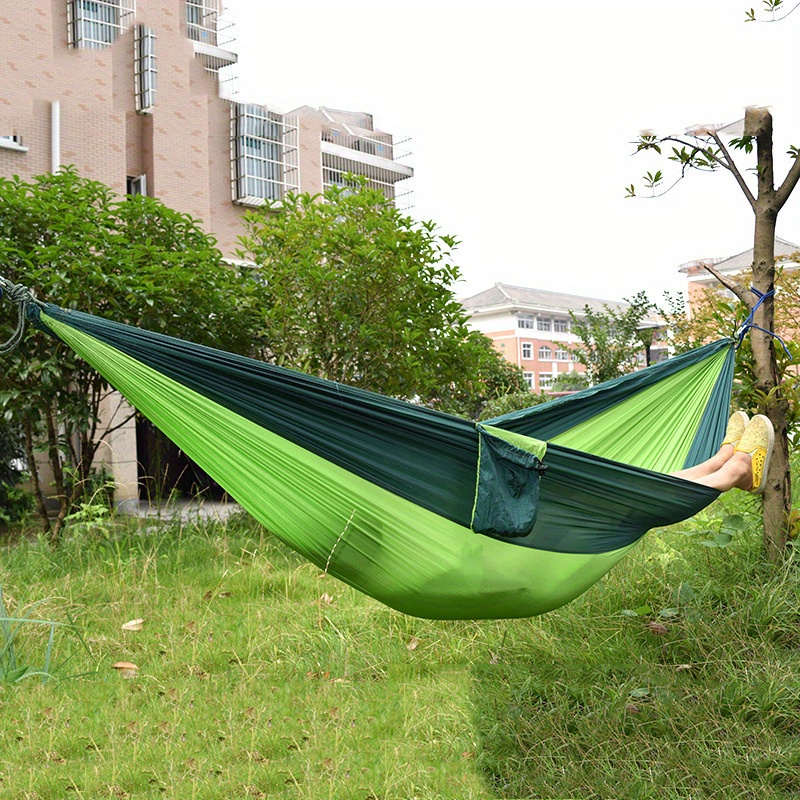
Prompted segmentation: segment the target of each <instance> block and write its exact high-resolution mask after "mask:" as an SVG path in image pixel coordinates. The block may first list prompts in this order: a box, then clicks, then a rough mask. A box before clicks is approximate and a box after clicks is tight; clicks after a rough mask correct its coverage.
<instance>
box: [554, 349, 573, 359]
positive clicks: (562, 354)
mask: <svg viewBox="0 0 800 800" xmlns="http://www.w3.org/2000/svg"><path fill="white" fill-rule="evenodd" d="M569 359H570V353H569V352H568V351H567V350H564V349H562V348H561V347H559V348H558V350H556V361H569Z"/></svg>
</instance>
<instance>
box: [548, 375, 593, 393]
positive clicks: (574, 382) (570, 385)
mask: <svg viewBox="0 0 800 800" xmlns="http://www.w3.org/2000/svg"><path fill="white" fill-rule="evenodd" d="M588 386H589V379H588V378H587V377H586V375H585V373H583V372H561V373H559V375H558V377H557V378H555V379H554V380H553V382H552V383H551V384H550V391H551V392H577V391H580V390H581V389H586V388H588Z"/></svg>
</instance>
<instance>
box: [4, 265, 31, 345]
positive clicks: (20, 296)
mask: <svg viewBox="0 0 800 800" xmlns="http://www.w3.org/2000/svg"><path fill="white" fill-rule="evenodd" d="M4 294H6V295H8V299H9V300H10V301H11V302H12V303H16V304H17V308H18V310H19V317H18V319H17V327H16V329H15V330H14V332H13V333H12V334H11V338H10V339H9V340H8V341H7V342H3V343H2V344H0V355H2V354H3V353H10V352H11V351H12V350H13V349H14V348H15V347H17V345H19V343H20V342H21V341H22V334H23V333H24V331H25V318H26V316H27V313H28V306H30V305H31V304H32V303H35V304H36V305H41V303H40V302H39V301H38V300H36V298H35V297H34V296H33V292H32V291H31V290H30V289H28V288H27V287H26V286H22V284H19V283H11V281H9V280H7V279H6V278H3V277H1V276H0V299H2V297H3V295H4Z"/></svg>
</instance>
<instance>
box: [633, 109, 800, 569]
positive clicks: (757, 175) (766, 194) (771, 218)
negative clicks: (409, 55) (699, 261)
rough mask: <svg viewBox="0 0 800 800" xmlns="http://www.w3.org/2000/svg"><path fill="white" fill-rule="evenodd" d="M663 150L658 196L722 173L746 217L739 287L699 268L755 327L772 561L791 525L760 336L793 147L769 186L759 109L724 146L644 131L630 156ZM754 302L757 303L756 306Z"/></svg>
mask: <svg viewBox="0 0 800 800" xmlns="http://www.w3.org/2000/svg"><path fill="white" fill-rule="evenodd" d="M667 148H670V149H671V155H669V156H668V158H669V160H670V161H672V162H674V163H675V164H676V165H677V169H678V172H677V176H676V180H675V182H674V183H672V185H671V186H670V187H669V188H668V189H667V190H666V191H669V189H671V188H672V186H674V185H675V184H676V183H677V182H678V181H680V180H681V179H683V178H684V177H685V176H686V175H688V174H689V172H690V171H692V170H697V171H701V172H715V171H718V170H722V171H724V172H727V173H728V174H729V175H730V176H731V177H732V178H733V179H734V181H735V182H736V184H737V186H738V187H739V189H740V191H741V192H742V195H743V196H744V198H745V200H746V202H747V203H748V204H749V206H750V208H751V210H752V212H753V219H754V236H753V240H754V244H753V264H752V268H751V270H750V275H749V277H748V279H747V281H746V282H740V281H739V280H734V279H731V278H730V277H726V276H724V275H722V274H720V273H719V272H718V271H717V270H715V269H714V267H713V266H711V265H705V268H706V269H707V270H708V272H710V273H711V274H712V275H713V276H714V277H715V278H716V279H717V280H718V281H719V282H720V283H721V284H722V285H723V286H725V287H726V288H727V289H729V290H730V291H731V292H733V294H734V295H736V297H738V298H739V300H741V301H742V303H744V304H745V306H747V308H748V310H751V311H754V312H755V317H754V323H755V325H756V326H758V327H757V328H754V329H752V330H751V331H750V333H749V337H750V345H751V348H752V354H753V362H752V363H753V388H754V391H755V392H756V396H757V397H758V404H757V405H756V410H757V411H758V412H759V413H762V414H766V415H767V416H768V417H769V418H770V420H771V421H772V424H773V426H774V427H775V434H776V436H775V449H774V451H773V456H772V461H771V464H770V471H769V475H768V476H767V480H766V483H765V489H764V494H763V501H764V505H763V517H764V546H765V551H766V553H767V556H768V558H769V559H770V560H772V561H777V560H779V559H780V558H782V557H783V555H784V553H785V551H786V543H787V540H788V537H789V527H790V520H791V519H792V514H791V509H792V488H791V472H790V469H789V438H788V419H787V417H788V414H789V409H790V403H789V400H788V398H787V396H786V391H785V389H784V387H783V386H782V384H781V369H780V366H779V363H778V355H777V353H778V352H779V350H780V346H779V345H778V344H777V343H776V342H775V341H774V339H773V338H772V337H771V335H770V334H769V333H768V331H773V330H775V302H774V289H775V277H776V268H775V230H776V224H777V219H778V214H779V213H780V211H781V209H782V208H783V207H784V205H785V204H786V201H787V200H788V199H789V197H790V195H791V194H792V192H793V191H794V188H795V186H797V182H798V181H799V180H800V159H798V157H797V156H798V154H800V148H798V147H796V146H792V147H790V148H789V150H788V153H789V155H790V156H791V157H792V159H793V163H792V165H791V167H790V168H789V170H788V171H787V173H786V175H785V176H784V179H783V181H782V183H780V185H779V186H778V187H777V188H776V187H775V168H774V157H773V141H772V115H771V114H770V113H769V111H768V110H767V109H765V108H748V109H747V111H746V112H745V118H744V132H743V135H742V136H734V137H732V138H729V140H728V141H727V143H726V142H724V141H723V137H722V135H721V134H720V132H719V131H717V130H716V129H715V128H713V127H712V128H701V129H695V130H693V131H691V132H690V133H689V134H687V135H685V136H664V137H658V136H656V135H655V134H653V133H646V134H643V135H642V136H641V137H640V138H639V141H638V144H637V152H643V151H647V152H651V153H656V154H658V155H659V156H662V155H663V150H664V149H667ZM754 150H755V165H754V166H755V168H754V169H753V167H752V166H750V167H748V168H747V169H744V168H742V167H741V166H740V164H739V163H737V161H735V160H734V158H733V152H734V151H739V153H740V154H743V156H744V158H745V159H746V157H747V156H751V155H752V153H753V151H754ZM740 160H741V159H740ZM648 175H649V177H648V176H646V177H645V185H646V186H647V187H648V188H650V189H653V190H654V189H655V187H656V181H655V180H654V179H653V178H654V177H655V176H652V175H650V173H648ZM750 175H753V176H754V179H753V178H751V177H750ZM661 180H662V177H659V182H660V181H661ZM753 182H754V183H755V185H753ZM661 194H663V192H661ZM635 195H636V189H635V187H634V186H629V187H628V196H635ZM656 196H657V195H656ZM742 281H744V276H743V277H742ZM750 286H752V287H753V289H755V293H753V292H751V291H750V288H749V287H750ZM761 298H763V301H762V302H760V303H759V300H760V299H761Z"/></svg>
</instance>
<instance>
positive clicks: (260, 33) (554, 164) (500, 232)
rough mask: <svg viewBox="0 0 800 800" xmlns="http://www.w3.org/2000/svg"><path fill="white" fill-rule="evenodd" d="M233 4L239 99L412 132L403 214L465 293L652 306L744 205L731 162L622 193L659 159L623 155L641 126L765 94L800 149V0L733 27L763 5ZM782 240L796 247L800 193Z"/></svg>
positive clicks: (745, 238) (780, 131) (712, 248)
mask: <svg viewBox="0 0 800 800" xmlns="http://www.w3.org/2000/svg"><path fill="white" fill-rule="evenodd" d="M227 5H228V17H229V18H230V19H232V20H233V21H234V22H235V23H236V38H237V41H236V43H235V45H234V46H233V49H235V50H236V51H237V52H238V53H239V86H240V95H239V97H240V99H242V100H246V101H248V102H257V103H264V104H266V105H268V106H269V107H271V108H273V109H275V110H276V111H289V110H291V109H293V108H295V107H297V106H300V105H312V106H329V107H332V108H340V109H347V110H350V111H366V112H369V113H372V114H373V115H374V118H375V123H376V126H378V127H381V128H383V129H385V130H388V131H389V132H391V133H394V134H405V135H409V136H411V137H412V139H413V142H412V148H413V152H414V155H413V157H412V159H411V160H410V161H409V162H408V163H410V164H411V166H413V167H414V169H415V173H416V176H415V178H414V183H415V187H414V188H415V194H416V201H415V207H414V209H413V210H412V211H411V214H412V216H414V217H416V218H419V219H426V220H428V219H430V220H434V221H435V222H436V223H438V225H439V227H440V229H441V231H442V232H444V233H450V234H453V235H454V236H456V237H457V238H459V239H460V240H461V242H462V244H461V245H460V247H459V249H458V251H457V252H456V256H457V257H456V262H457V263H458V264H459V266H460V267H461V270H462V273H463V276H464V281H463V282H462V283H461V284H460V285H459V287H458V292H459V294H461V295H462V296H467V295H470V294H474V293H476V292H478V291H482V290H483V289H486V288H489V287H490V286H491V285H492V284H493V283H494V282H495V281H502V282H505V283H512V284H517V285H521V286H532V287H536V288H540V289H549V290H553V291H565V292H570V293H574V294H584V295H587V296H593V297H600V298H603V299H611V300H613V299H620V298H622V297H630V296H631V295H633V294H635V293H636V292H637V291H639V290H642V289H644V290H646V291H647V292H648V293H649V295H650V296H651V298H652V299H660V296H661V293H662V292H663V291H664V290H667V289H668V290H676V289H681V288H683V287H684V279H683V276H681V275H680V273H678V271H677V270H678V266H679V265H680V264H681V263H684V262H686V261H690V260H693V259H696V258H707V257H713V256H728V255H734V254H736V253H739V252H741V251H743V250H746V249H748V248H749V247H751V246H752V230H753V223H752V212H751V211H750V207H749V205H748V204H747V203H746V201H745V199H744V196H743V195H742V194H741V192H740V190H739V189H738V187H737V186H736V185H735V183H734V181H733V178H732V176H730V175H729V174H727V173H720V174H714V175H706V174H692V175H690V176H689V178H688V179H686V180H684V181H683V183H682V184H679V185H678V186H677V187H676V188H675V189H674V190H673V191H672V192H670V193H669V194H668V195H667V196H665V197H663V198H660V199H633V200H631V199H625V197H624V195H625V192H624V187H625V186H627V185H629V184H631V183H634V184H636V185H637V188H639V189H640V191H643V186H642V181H641V176H642V175H643V174H644V172H645V171H646V170H648V169H649V170H654V169H657V168H659V167H662V166H663V167H665V171H667V168H666V163H667V162H658V163H656V162H651V161H649V160H648V159H647V158H646V154H642V155H639V156H638V157H635V158H633V157H631V153H632V152H633V149H634V148H633V146H632V145H631V142H633V141H634V140H635V139H636V137H637V134H638V133H639V131H641V130H643V129H655V131H656V132H657V133H659V134H664V135H666V134H668V133H682V132H683V129H684V128H686V127H688V126H690V125H693V124H697V123H714V122H732V121H734V120H737V119H740V118H741V117H742V116H743V111H744V108H745V107H746V106H748V105H768V106H770V108H771V110H772V113H773V116H774V120H775V143H776V147H775V152H776V153H778V154H783V153H784V152H785V151H786V149H787V147H788V145H790V144H798V145H800V95H799V94H798V83H799V81H798V68H800V63H798V62H799V61H800V55H798V48H797V41H798V35H799V34H800V11H798V14H796V15H794V16H792V17H790V18H789V19H788V20H786V21H785V22H779V23H774V24H765V23H745V22H744V19H745V10H746V9H747V8H750V6H755V5H758V6H760V2H759V3H756V0H684V1H681V0H617V1H616V2H590V1H589V0H577V1H576V2H570V0H563V2H556V0H527V1H525V0H497V2H488V1H487V0H484V1H483V2H480V1H479V0H432V1H431V2H421V1H410V2H401V1H400V0H372V1H371V2H367V1H366V0H362V1H359V0H353V1H352V2H343V1H340V2H321V0H317V2H314V1H313V0H265V1H264V2H261V0H228V2H227ZM792 137H793V138H792ZM787 168H788V163H787V162H786V161H785V160H783V161H782V162H780V163H779V168H778V169H777V170H776V183H778V182H780V180H781V179H782V177H783V175H784V174H785V170H786V169H787ZM778 235H780V236H782V237H784V238H786V239H789V240H790V241H793V242H798V243H800V189H798V190H797V192H796V196H795V197H793V198H792V199H790V200H789V202H788V204H787V205H786V207H785V208H784V210H783V212H782V214H781V216H780V217H779V222H778Z"/></svg>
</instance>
